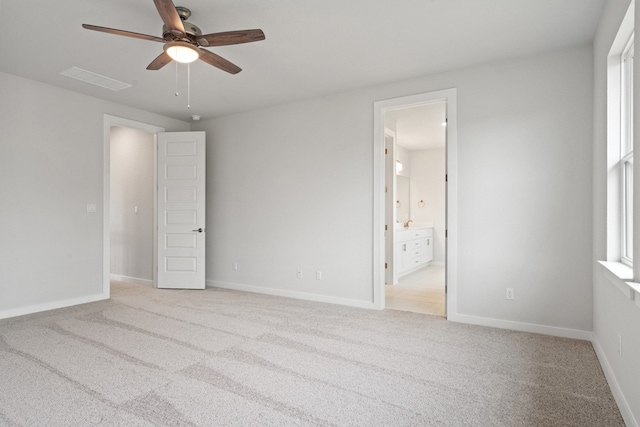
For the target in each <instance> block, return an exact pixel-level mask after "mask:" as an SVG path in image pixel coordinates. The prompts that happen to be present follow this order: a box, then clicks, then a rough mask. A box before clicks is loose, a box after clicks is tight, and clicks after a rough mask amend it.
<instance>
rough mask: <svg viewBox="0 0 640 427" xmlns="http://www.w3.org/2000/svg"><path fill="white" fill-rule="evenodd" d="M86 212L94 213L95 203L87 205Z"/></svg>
mask: <svg viewBox="0 0 640 427" xmlns="http://www.w3.org/2000/svg"><path fill="white" fill-rule="evenodd" d="M87 212H89V213H95V212H96V204H95V203H87Z"/></svg>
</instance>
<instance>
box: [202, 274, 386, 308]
mask: <svg viewBox="0 0 640 427" xmlns="http://www.w3.org/2000/svg"><path fill="white" fill-rule="evenodd" d="M207 287H209V288H223V289H231V290H234V291H243V292H253V293H256V294H265V295H274V296H278V297H286V298H295V299H301V300H306V301H315V302H326V303H329V304H339V305H346V306H349V307H357V308H368V309H376V306H375V305H374V304H373V302H371V301H361V300H354V299H348V298H337V297H331V296H327V295H318V294H309V293H306V292H296V291H288V290H286V289H273V288H263V287H260V286H252V285H243V284H240V283H229V282H218V281H215V280H207Z"/></svg>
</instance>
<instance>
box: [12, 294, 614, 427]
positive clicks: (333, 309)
mask: <svg viewBox="0 0 640 427" xmlns="http://www.w3.org/2000/svg"><path fill="white" fill-rule="evenodd" d="M112 294H113V298H112V300H110V301H103V302H98V303H92V304H86V305H82V306H77V307H72V308H67V309H61V310H55V311H51V312H47V313H40V314H35V315H29V316H23V317H20V318H15V319H8V320H3V321H0V425H2V426H23V425H24V426H27V425H28V426H94V425H97V426H151V425H167V426H210V425H242V426H250V425H256V426H280V425H320V426H324V425H338V426H344V425H350V426H394V425H398V426H430V425H443V426H445V425H446V426H534V425H535V426H547V425H548V426H556V425H557V426H621V425H624V424H623V421H622V419H621V416H620V413H619V411H618V409H617V407H616V405H615V402H614V400H613V398H612V395H611V392H610V390H609V388H608V386H607V383H606V380H605V378H604V376H603V373H602V371H601V369H600V366H599V364H598V361H597V359H596V356H595V353H594V351H593V349H592V347H591V344H590V343H588V342H585V341H576V340H569V339H562V338H554V337H548V336H542V335H536V334H528V333H520V332H510V331H505V330H498V329H491V328H483V327H476V326H469V325H462V324H455V323H450V322H447V321H446V320H443V319H441V318H439V317H436V316H427V315H421V314H415V313H408V312H400V311H393V310H388V311H382V312H381V311H372V310H362V309H355V308H349V307H342V306H335V305H328V304H319V303H311V302H305V301H298V300H292V299H285V298H278V297H270V296H264V295H256V294H248V293H241V292H233V291H227V290H218V289H207V290H205V291H183V290H181V291H174V290H156V289H152V288H150V287H146V286H141V285H129V284H122V283H114V284H113V286H112Z"/></svg>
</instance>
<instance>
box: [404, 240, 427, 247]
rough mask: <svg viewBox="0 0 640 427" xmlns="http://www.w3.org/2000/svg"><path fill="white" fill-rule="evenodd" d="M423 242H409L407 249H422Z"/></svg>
mask: <svg viewBox="0 0 640 427" xmlns="http://www.w3.org/2000/svg"><path fill="white" fill-rule="evenodd" d="M422 242H423V240H412V241H410V242H407V247H408V248H409V249H419V248H421V247H422Z"/></svg>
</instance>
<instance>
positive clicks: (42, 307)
mask: <svg viewBox="0 0 640 427" xmlns="http://www.w3.org/2000/svg"><path fill="white" fill-rule="evenodd" d="M105 299H109V295H105V294H97V295H89V296H86V297H80V298H71V299H66V300H62V301H53V302H47V303H43V304H35V305H30V306H27V307H19V308H12V309H9V310H0V319H8V318H10V317H18V316H24V315H25V314H32V313H40V312H41V311H49V310H55V309H57V308H65V307H71V306H73V305H80V304H87V303H89V302H96V301H102V300H105Z"/></svg>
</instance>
